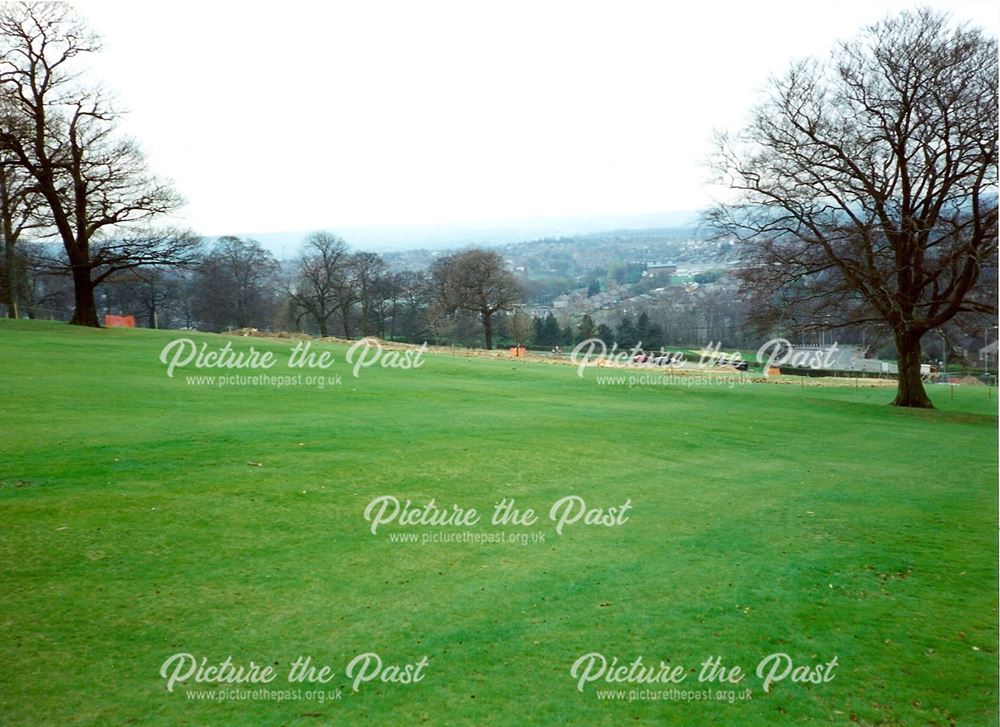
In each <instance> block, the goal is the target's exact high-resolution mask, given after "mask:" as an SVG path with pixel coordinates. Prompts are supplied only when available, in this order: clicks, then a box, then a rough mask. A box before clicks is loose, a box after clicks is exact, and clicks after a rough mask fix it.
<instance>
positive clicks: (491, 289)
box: [431, 250, 524, 349]
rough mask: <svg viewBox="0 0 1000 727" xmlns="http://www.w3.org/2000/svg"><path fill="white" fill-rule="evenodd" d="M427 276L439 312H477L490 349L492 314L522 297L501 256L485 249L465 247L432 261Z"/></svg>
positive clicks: (491, 345) (513, 304)
mask: <svg viewBox="0 0 1000 727" xmlns="http://www.w3.org/2000/svg"><path fill="white" fill-rule="evenodd" d="M431 276H432V279H433V284H434V291H435V294H436V297H437V304H438V306H439V308H440V309H441V310H442V311H444V312H448V313H450V312H454V311H457V310H464V311H469V312H471V313H476V314H478V315H479V319H480V321H481V322H482V324H483V340H484V343H485V346H486V348H488V349H491V348H493V316H494V314H496V313H497V312H498V311H506V310H511V309H513V308H514V306H515V304H517V303H520V302H521V301H522V300H523V297H524V292H523V290H522V289H521V286H520V285H519V284H518V282H517V281H516V280H515V279H514V276H513V275H512V274H511V273H510V272H509V271H508V270H507V268H506V266H505V265H504V261H503V258H501V257H500V256H499V255H497V254H496V253H495V252H491V251H488V250H467V251H465V252H460V253H456V254H454V255H449V256H447V257H444V258H441V259H439V260H436V261H435V263H434V265H433V267H432V268H431Z"/></svg>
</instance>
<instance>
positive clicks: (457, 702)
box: [0, 321, 998, 725]
mask: <svg viewBox="0 0 1000 727" xmlns="http://www.w3.org/2000/svg"><path fill="white" fill-rule="evenodd" d="M178 335H192V337H193V338H195V339H197V340H199V341H202V340H204V341H207V342H209V344H210V345H211V346H218V345H221V344H222V343H223V342H224V341H226V340H232V341H234V344H233V345H234V346H235V347H236V348H238V349H241V350H245V349H248V348H249V346H251V345H253V346H255V347H256V348H258V349H265V350H270V351H273V352H275V353H276V355H277V357H278V360H279V361H280V362H281V364H280V366H283V365H284V361H285V360H286V359H287V353H288V350H289V347H290V343H289V342H283V341H262V340H261V339H238V340H237V339H225V338H222V337H219V336H211V335H204V336H203V335H200V334H179V333H177V332H165V331H164V332H154V331H139V330H81V329H76V328H71V327H69V326H65V325H60V324H45V323H29V322H8V321H3V322H0V517H2V520H0V562H2V566H0V660H2V664H3V666H2V668H0V723H6V724H17V725H31V724H58V725H64V724H101V725H105V724H126V723H129V724H164V725H167V724H171V725H172V724H190V725H215V724H219V725H227V724H247V725H250V724H254V725H261V724H263V725H291V724H354V723H361V722H363V721H369V720H370V721H372V723H373V724H413V723H421V722H426V723H429V724H470V725H472V724H475V725H483V724H510V725H526V724H574V725H575V724H608V725H617V724H625V723H648V724H652V723H658V724H683V725H691V724H724V725H773V724H802V723H808V722H820V723H822V722H826V723H831V724H845V723H848V722H849V721H850V720H854V721H855V722H857V723H861V724H900V725H902V724H906V725H927V724H939V725H948V724H959V725H985V724H996V723H997V718H996V714H997V627H996V624H997V605H998V604H997V600H998V599H997V525H998V523H997V458H996V454H997V419H996V392H995V391H992V392H989V391H988V390H987V389H986V388H985V387H968V388H961V387H956V389H955V392H954V395H953V398H952V396H951V395H950V392H949V390H948V389H947V388H946V387H932V388H931V392H930V393H931V395H932V397H934V399H935V403H936V404H937V405H938V406H939V409H938V410H935V411H900V410H897V409H893V408H890V407H888V406H887V405H886V404H887V402H888V401H889V400H891V398H892V395H893V391H892V390H891V389H865V388H861V389H855V388H850V387H844V388H826V387H823V388H821V387H817V388H809V387H807V388H801V387H798V386H774V385H766V384H752V385H748V386H743V387H738V388H735V389H729V388H726V387H682V386H644V387H641V386H636V387H631V388H629V387H627V386H599V385H597V382H596V378H595V376H596V372H594V371H588V372H587V373H586V375H585V377H584V378H583V379H581V378H579V377H578V376H577V373H576V370H575V369H573V368H571V367H569V366H559V365H550V364H527V365H525V364H522V363H519V362H518V363H515V362H507V361H494V360H485V359H471V358H462V357H452V356H449V355H440V354H438V355H435V354H428V355H427V356H426V358H425V363H424V365H423V366H422V367H420V368H418V369H411V370H400V369H382V368H378V367H372V368H368V369H365V370H363V371H361V372H360V376H359V377H358V378H354V377H353V376H352V375H351V372H350V367H349V366H348V365H347V364H346V362H344V360H343V358H344V352H345V348H344V347H331V348H332V350H333V352H334V355H335V356H336V358H337V361H336V363H335V364H334V365H333V367H332V368H331V369H329V372H328V375H331V376H332V375H336V374H340V375H341V377H342V383H341V384H340V385H334V386H330V387H328V388H326V389H324V390H319V389H318V388H316V387H308V386H298V387H285V388H274V387H267V386H231V387H226V388H218V387H214V388H213V387H209V386H193V385H188V384H187V383H185V377H186V376H187V375H189V374H212V373H216V372H205V371H202V372H194V371H192V370H190V369H188V370H178V371H177V372H175V376H174V378H172V379H170V378H168V377H167V376H166V372H165V370H166V367H165V366H164V365H163V364H161V363H160V361H159V360H158V357H159V354H160V351H161V349H162V347H163V346H164V345H165V344H166V343H167V342H169V341H170V340H171V339H173V338H175V337H177V336H178ZM275 372H276V371H275ZM988 394H989V395H990V396H991V398H987V397H988ZM257 465H260V466H257ZM381 495H394V496H396V497H398V498H400V499H401V500H405V499H407V498H409V499H410V500H412V501H413V502H414V503H415V504H418V505H421V506H422V505H423V504H424V503H426V502H427V501H428V500H430V499H431V498H435V500H436V501H437V503H438V504H440V505H443V506H449V507H450V506H451V505H452V504H453V503H455V504H458V505H460V506H462V507H475V508H477V509H478V510H479V511H480V512H481V513H483V520H484V521H485V520H486V519H487V518H488V516H489V514H490V512H491V511H492V507H493V505H494V503H495V502H497V501H498V500H499V499H500V498H503V497H509V498H514V499H515V501H516V504H517V506H518V507H521V508H528V507H531V508H534V509H535V510H536V511H538V512H539V514H540V515H541V518H540V520H539V522H538V523H536V524H534V525H532V526H528V527H523V526H520V527H519V526H506V527H494V526H491V525H490V524H488V523H486V522H481V523H480V524H478V525H476V526H473V527H472V528H466V529H464V530H473V531H475V532H477V533H481V534H494V533H498V532H505V533H508V534H513V533H516V532H521V531H524V532H526V533H529V534H531V535H532V537H534V538H539V537H540V536H544V542H529V543H528V544H523V545H522V544H509V543H504V544H500V543H428V544H421V543H419V542H418V543H404V542H392V539H391V538H392V536H393V535H394V534H399V533H417V534H418V535H420V536H422V535H424V534H435V533H442V532H445V533H451V532H454V531H461V530H463V528H454V527H445V526H441V527H431V526H423V527H420V526H412V527H404V526H399V525H397V524H389V525H383V526H382V527H381V528H380V529H379V530H378V533H377V534H376V535H373V534H372V533H371V532H370V530H369V523H368V522H366V521H365V518H364V511H365V508H366V506H367V505H368V503H369V502H370V501H372V500H373V499H374V498H376V497H378V496H381ZM568 495H578V496H580V497H582V498H584V500H585V501H586V503H587V505H588V507H600V508H610V507H617V506H621V505H622V504H623V503H625V502H626V501H630V502H631V510H630V511H629V512H628V515H629V518H628V521H627V522H624V523H623V524H621V525H618V526H613V527H603V526H600V525H595V526H587V525H584V524H583V523H582V522H581V523H577V524H574V525H569V526H567V527H566V529H565V530H564V532H563V534H562V535H561V536H559V535H556V533H555V530H554V526H553V523H552V522H551V521H549V519H548V508H549V507H550V506H551V505H552V504H553V503H554V502H555V501H557V500H559V499H560V498H563V497H565V496H568ZM181 652H187V653H191V654H193V655H194V656H196V657H197V658H199V659H200V658H201V657H206V658H207V659H208V662H209V663H218V662H221V661H222V660H224V659H225V658H226V657H230V656H231V657H232V660H233V662H234V663H238V664H248V663H249V662H250V661H251V660H254V661H255V662H256V663H257V664H262V663H263V664H271V665H273V666H274V667H275V669H276V670H278V671H277V673H278V674H279V676H278V678H277V680H276V681H274V682H273V683H272V684H270V685H269V687H270V688H271V689H273V690H279V689H286V690H287V689H289V685H288V683H287V681H286V680H285V675H286V673H287V670H288V667H289V665H290V664H291V662H292V661H293V660H294V659H296V657H298V656H300V655H309V656H311V657H312V659H313V661H314V662H316V663H318V664H321V665H322V664H326V665H330V666H331V667H333V669H334V670H335V671H336V677H335V678H334V679H333V680H332V681H331V682H329V684H327V685H326V686H325V687H324V689H325V690H327V691H330V692H333V691H335V690H336V689H340V690H342V698H341V699H339V700H335V701H329V702H325V703H322V704H320V703H318V702H317V701H316V700H307V699H305V697H302V698H300V699H297V700H290V701H277V700H273V699H272V700H266V699H256V700H253V699H246V700H230V701H222V702H219V701H206V700H203V699H194V698H192V696H191V695H195V696H200V695H201V694H202V693H203V692H214V691H216V690H218V689H219V688H218V687H217V686H215V685H212V684H204V683H196V682H195V681H193V680H187V683H186V684H184V685H177V686H176V687H175V688H174V691H173V692H168V691H167V688H166V687H167V682H166V680H165V679H163V678H162V677H161V676H160V668H161V665H162V664H163V662H164V661H165V660H166V659H167V658H168V657H170V656H171V655H173V654H177V653H181ZM366 652H376V653H378V654H379V655H380V657H381V658H382V659H383V660H384V662H385V664H386V665H389V664H403V663H413V662H416V661H417V660H419V659H420V658H421V657H423V656H426V657H427V659H428V664H427V666H426V668H425V669H424V670H423V672H422V675H423V679H422V680H421V681H420V682H419V683H415V684H413V683H411V684H391V683H388V684H387V683H382V682H380V681H378V680H375V681H371V682H368V683H364V684H361V685H360V687H359V691H357V692H353V691H352V690H351V680H349V679H348V678H347V677H346V675H345V667H346V665H347V663H348V662H349V661H350V660H351V659H352V658H353V657H354V656H355V655H358V654H363V653H366ZM590 652H600V653H602V654H603V655H605V656H606V657H607V659H609V660H610V659H611V658H612V657H618V658H619V660H620V661H621V662H623V663H626V664H627V663H630V662H632V661H634V660H635V658H636V657H640V656H641V657H642V658H643V660H644V663H645V664H646V665H650V664H653V665H656V664H658V663H659V661H661V660H662V661H666V662H669V663H670V664H672V665H682V666H683V667H685V668H686V669H688V670H691V671H690V672H689V677H688V679H687V680H686V681H685V682H684V683H683V684H681V685H679V686H677V685H673V686H674V688H682V689H685V690H689V691H692V690H701V689H706V688H708V685H704V684H699V683H698V682H697V676H698V675H697V671H698V668H699V666H700V664H701V662H702V661H704V660H705V659H706V658H707V657H709V656H720V657H722V659H723V661H724V663H725V664H726V665H728V666H731V665H740V666H742V667H743V669H744V671H745V672H747V673H748V674H749V676H748V677H747V678H745V679H744V680H743V682H741V683H740V685H739V687H738V689H737V691H742V690H743V689H744V688H750V689H751V692H752V700H751V701H737V702H735V703H732V704H730V703H727V702H719V701H714V700H713V701H710V702H705V701H683V700H678V699H674V700H635V701H628V699H627V698H626V699H610V700H608V699H600V698H599V694H598V691H599V690H604V689H615V690H617V689H621V690H624V691H625V692H626V693H627V692H628V691H629V690H634V689H657V690H659V689H669V688H670V687H671V685H662V686H658V685H639V686H637V685H629V684H623V685H613V684H612V685H609V684H606V683H602V682H595V683H590V684H586V685H585V686H584V689H583V692H580V691H578V690H577V683H576V680H575V679H574V678H573V677H572V676H571V675H570V668H571V666H573V664H574V662H575V661H576V660H577V659H578V658H579V657H581V656H583V655H584V654H587V653H590ZM775 652H784V653H787V654H789V655H790V656H791V657H792V659H793V660H794V662H795V664H796V665H799V664H808V665H816V664H823V663H827V662H829V661H830V660H831V659H833V658H834V657H836V659H837V661H838V665H837V667H836V670H835V672H833V673H834V675H835V676H834V678H833V680H832V681H828V682H826V683H821V684H798V683H791V681H790V680H788V679H786V680H785V681H782V682H780V683H778V684H776V685H774V686H773V687H772V688H771V691H770V692H769V693H764V692H763V690H762V689H761V684H762V680H761V679H760V678H758V677H757V676H756V674H754V673H753V672H754V668H755V666H756V665H757V663H758V661H760V660H761V659H762V658H763V657H765V656H767V655H768V654H772V653H775ZM294 686H296V688H298V685H294ZM251 688H252V687H251ZM715 689H718V687H717V686H716V687H713V692H714V690H715ZM302 691H306V687H303V688H302Z"/></svg>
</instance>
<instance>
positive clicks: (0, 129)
mask: <svg viewBox="0 0 1000 727" xmlns="http://www.w3.org/2000/svg"><path fill="white" fill-rule="evenodd" d="M99 47H100V44H99V41H98V40H97V38H96V36H94V35H93V34H92V33H90V32H89V31H88V29H87V28H86V27H85V26H84V24H83V23H82V22H81V21H80V20H79V19H78V18H77V17H76V16H75V15H74V14H73V11H72V10H71V9H70V8H69V6H68V5H65V4H62V3H54V2H53V3H46V2H40V3H10V4H6V5H4V6H3V7H2V9H0V95H2V101H3V103H2V105H0V108H2V109H3V112H4V113H3V118H2V119H0V147H2V149H3V152H4V153H5V154H6V155H7V156H8V158H9V159H11V160H12V162H13V163H16V164H17V165H19V166H20V167H21V168H22V169H23V170H24V171H25V172H26V173H27V175H28V176H29V177H30V179H31V180H32V182H33V184H32V186H33V189H34V191H35V192H36V193H37V194H38V195H39V196H40V197H41V198H42V199H44V201H45V207H46V209H45V214H46V216H47V218H48V222H49V224H50V225H51V227H52V229H53V230H54V234H55V235H56V236H57V237H58V238H59V240H60V241H61V242H62V244H63V247H64V248H65V251H66V256H67V258H68V264H69V267H70V270H71V272H72V276H73V282H74V287H75V294H76V312H75V315H74V321H73V322H75V323H78V324H81V325H93V326H96V325H97V311H96V306H95V304H94V287H95V285H97V284H98V283H99V282H100V275H103V274H105V273H106V272H107V270H108V268H109V267H111V268H113V267H115V266H119V267H132V266H134V265H174V264H178V263H184V262H189V261H190V259H191V255H190V253H191V252H193V250H194V249H196V247H197V240H196V239H195V238H194V237H193V236H191V235H182V236H170V235H164V234H159V233H146V234H140V235H132V236H131V237H129V238H128V239H127V240H120V241H118V242H115V243H112V242H108V240H110V239H111V238H116V237H123V236H124V235H125V234H126V233H123V232H122V229H123V226H124V225H129V224H134V223H139V224H140V225H145V224H148V223H149V222H151V221H152V220H153V219H154V218H155V217H157V216H158V215H162V214H165V213H168V212H171V211H173V210H174V209H176V208H177V207H178V206H179V205H180V204H181V200H180V198H179V197H178V196H177V194H176V193H175V192H174V191H173V189H171V187H170V186H169V185H168V184H165V183H163V182H161V181H159V180H158V179H156V177H154V176H153V175H152V174H151V173H150V172H149V170H148V169H147V167H146V164H145V160H144V158H143V156H142V153H141V152H140V150H139V148H138V147H137V145H136V144H135V142H134V141H132V140H131V139H128V138H124V137H122V136H121V135H120V134H119V133H118V130H117V121H118V119H119V117H120V113H119V112H118V111H116V110H115V109H114V108H113V106H112V105H111V103H110V102H109V100H108V98H107V94H106V93H104V92H103V91H102V90H101V89H99V88H97V87H93V86H88V85H87V84H85V83H84V82H82V80H81V79H80V78H79V76H78V74H77V70H76V68H75V64H76V63H77V59H78V57H79V56H82V55H86V54H88V53H92V52H94V51H96V50H98V49H99ZM99 239H100V240H102V241H101V242H100V243H99V244H97V245H95V244H94V243H95V241H97V240H99ZM95 253H96V254H95ZM127 255H133V256H134V257H133V258H132V259H128V258H127V257H126V256H127ZM95 269H98V270H102V272H101V273H98V279H95V277H94V270H95Z"/></svg>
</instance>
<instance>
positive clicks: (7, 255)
mask: <svg viewBox="0 0 1000 727" xmlns="http://www.w3.org/2000/svg"><path fill="white" fill-rule="evenodd" d="M5 237H6V238H7V239H5V240H4V268H5V272H6V274H7V286H6V290H5V291H4V292H5V295H4V300H3V303H4V304H5V305H6V306H7V317H8V318H17V314H18V310H17V298H18V288H19V287H20V281H19V280H18V275H17V270H16V269H15V267H14V266H15V260H16V258H15V255H14V243H13V242H12V241H11V239H10V238H9V237H7V236H6V235H5Z"/></svg>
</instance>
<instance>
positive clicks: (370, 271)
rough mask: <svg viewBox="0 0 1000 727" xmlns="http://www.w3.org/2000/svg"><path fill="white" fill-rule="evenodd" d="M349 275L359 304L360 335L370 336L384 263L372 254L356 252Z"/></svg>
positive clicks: (374, 324) (383, 276)
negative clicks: (352, 280)
mask: <svg viewBox="0 0 1000 727" xmlns="http://www.w3.org/2000/svg"><path fill="white" fill-rule="evenodd" d="M350 265H351V275H352V277H353V279H354V290H355V292H356V293H357V300H358V303H360V304H361V333H362V335H365V336H371V335H373V334H374V333H375V327H376V321H375V313H376V309H377V308H379V307H380V306H379V303H380V300H379V299H378V296H379V294H380V293H381V289H382V282H383V278H385V275H386V272H385V263H384V262H383V261H382V257H381V256H380V255H378V254H376V253H374V252H358V253H355V254H354V255H353V256H351V262H350Z"/></svg>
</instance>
